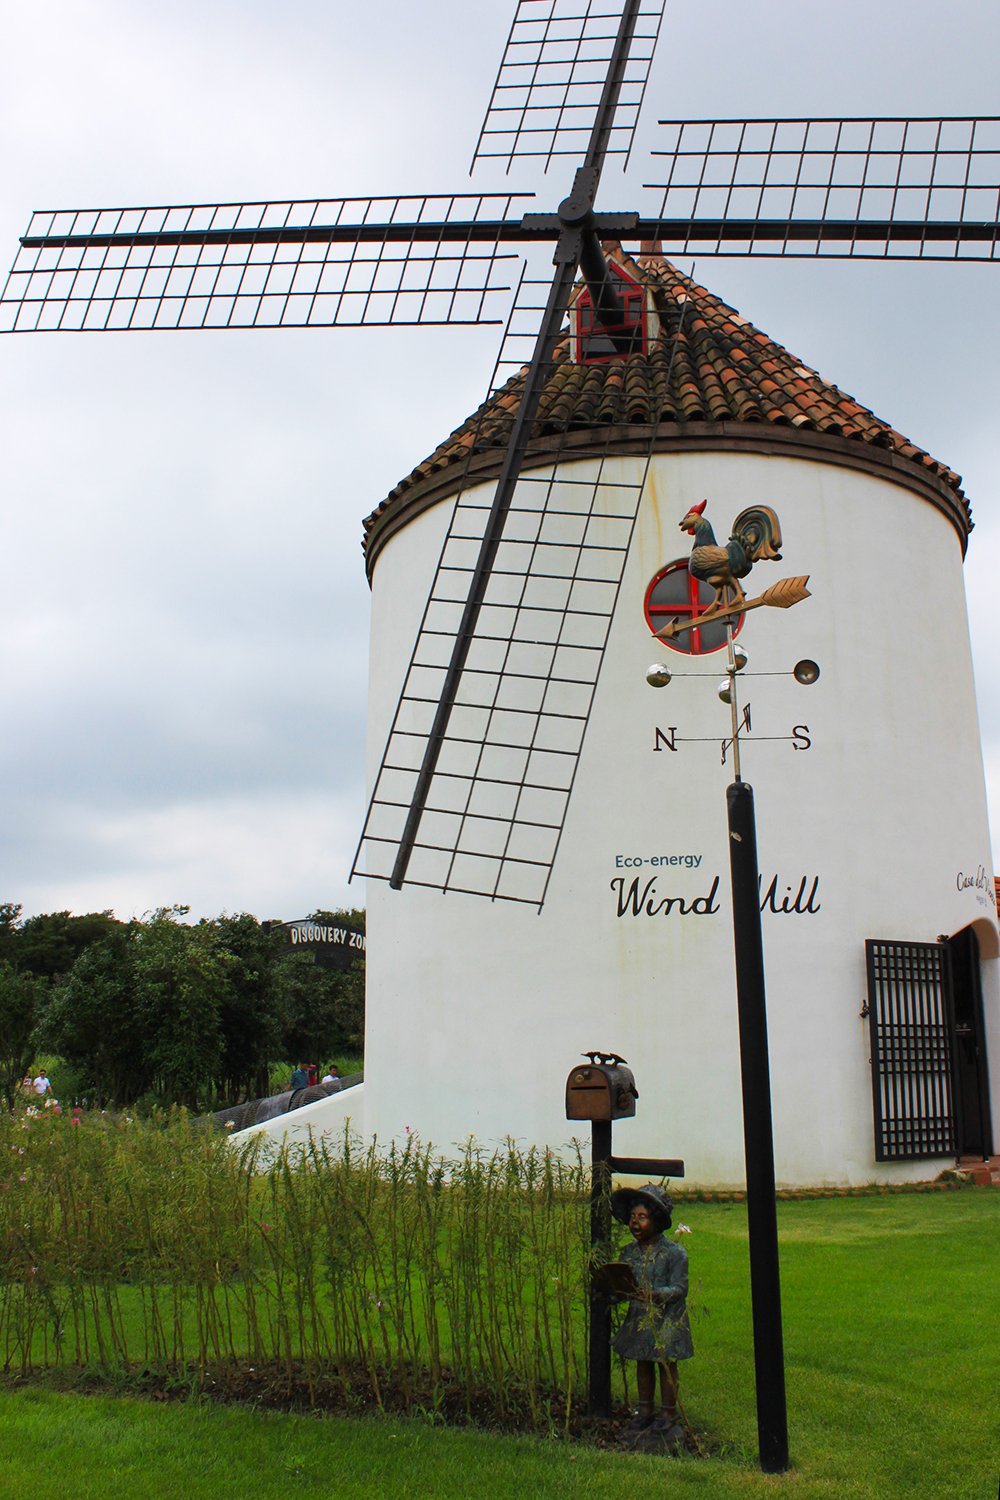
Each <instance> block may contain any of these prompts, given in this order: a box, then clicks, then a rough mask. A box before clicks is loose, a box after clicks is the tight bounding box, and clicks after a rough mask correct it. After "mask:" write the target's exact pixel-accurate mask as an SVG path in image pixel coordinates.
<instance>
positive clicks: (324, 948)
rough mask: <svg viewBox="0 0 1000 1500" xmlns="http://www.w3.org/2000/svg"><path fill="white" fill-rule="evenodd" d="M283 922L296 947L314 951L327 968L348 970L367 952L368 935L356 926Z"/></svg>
mask: <svg viewBox="0 0 1000 1500" xmlns="http://www.w3.org/2000/svg"><path fill="white" fill-rule="evenodd" d="M282 925H283V927H284V929H285V932H286V934H287V937H288V942H289V944H290V945H291V947H292V949H293V950H294V951H295V952H297V953H298V952H301V953H312V954H314V955H315V958H316V962H317V963H318V964H322V965H323V967H324V968H330V969H346V968H348V967H349V966H350V964H351V963H352V962H353V960H354V959H355V958H357V957H358V955H359V954H363V953H364V951H365V935H364V933H363V932H358V931H356V930H355V929H354V928H353V927H338V926H335V925H334V924H333V923H327V922H314V921H310V920H304V921H301V922H284V923H283V924H282Z"/></svg>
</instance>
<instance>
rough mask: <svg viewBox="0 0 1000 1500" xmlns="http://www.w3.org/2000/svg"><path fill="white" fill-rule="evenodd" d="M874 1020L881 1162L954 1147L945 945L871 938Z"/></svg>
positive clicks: (876, 1115) (870, 995) (877, 1157)
mask: <svg viewBox="0 0 1000 1500" xmlns="http://www.w3.org/2000/svg"><path fill="white" fill-rule="evenodd" d="M865 952H866V955H867V959H868V1024H869V1028H870V1033H871V1062H872V1105H873V1114H874V1123H875V1160H876V1161H916V1160H919V1159H920V1158H922V1157H932V1156H952V1155H954V1153H955V1150H956V1138H955V1108H954V1098H953V1090H952V1064H951V1045H952V1043H951V1037H952V1025H953V1022H952V1014H951V1012H952V999H951V953H950V951H949V947H948V944H947V943H890V942H883V941H880V940H879V939H877V938H869V939H868V941H867V942H866V943H865Z"/></svg>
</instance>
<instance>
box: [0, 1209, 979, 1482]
mask: <svg viewBox="0 0 1000 1500" xmlns="http://www.w3.org/2000/svg"><path fill="white" fill-rule="evenodd" d="M778 1215H779V1225H780V1231H781V1245H782V1289H783V1299H784V1329H785V1350H786V1363H787V1372H788V1406H789V1430H790V1437H791V1452H792V1462H793V1468H792V1471H791V1472H790V1473H789V1474H788V1475H786V1476H783V1477H780V1478H768V1477H765V1476H763V1475H761V1474H760V1473H759V1472H757V1470H756V1467H755V1464H754V1454H755V1450H756V1441H755V1436H756V1435H755V1422H754V1410H753V1384H752V1358H751V1338H750V1319H749V1289H748V1285H747V1269H746V1268H747V1255H746V1246H747V1222H746V1210H745V1206H744V1205H742V1204H706V1203H688V1204H684V1205H683V1207H682V1209H681V1211H680V1213H679V1214H678V1215H677V1216H676V1218H678V1219H680V1220H682V1221H683V1222H685V1223H687V1224H689V1225H690V1228H691V1234H690V1235H688V1236H685V1237H684V1243H685V1245H686V1247H687V1249H688V1251H689V1254H690V1257H691V1268H692V1297H691V1303H692V1309H693V1312H694V1314H695V1324H694V1336H695V1349H696V1357H695V1359H694V1360H692V1361H690V1362H689V1363H688V1364H686V1365H685V1366H683V1367H682V1370H683V1376H682V1399H683V1400H684V1403H685V1405H686V1408H687V1410H688V1413H689V1415H690V1416H691V1417H692V1419H693V1420H694V1422H695V1425H696V1427H697V1428H698V1429H699V1431H703V1432H707V1433H708V1434H709V1435H710V1438H711V1440H712V1443H713V1445H714V1446H713V1452H714V1454H715V1456H714V1457H712V1458H711V1459H709V1460H707V1461H700V1460H687V1459H685V1460H679V1461H677V1460H666V1459H643V1458H639V1457H637V1456H634V1455H627V1456H626V1455H622V1454H618V1453H602V1452H599V1451H595V1450H593V1449H588V1448H586V1447H583V1446H581V1445H576V1444H569V1443H565V1442H561V1441H546V1440H538V1439H529V1438H506V1437H497V1436H490V1435H487V1434H483V1433H477V1432H470V1431H468V1430H456V1429H442V1428H433V1429H432V1428H430V1427H428V1426H426V1425H424V1424H423V1423H422V1422H421V1421H419V1420H417V1419H414V1420H413V1421H410V1422H405V1421H404V1422H394V1421H391V1420H388V1419H379V1420H376V1419H371V1418H367V1419H365V1418H362V1419H355V1420H350V1419H342V1418H333V1417H315V1416H296V1415H282V1414H273V1413H272V1414H264V1413H261V1412H254V1411H249V1410H246V1409H243V1408H233V1407H228V1408H223V1407H219V1406H209V1405H207V1404H202V1403H195V1402H191V1403H160V1404H153V1403H151V1402H150V1403H147V1402H142V1401H133V1400H127V1399H112V1398H109V1397H105V1396H97V1397H94V1396H79V1395H65V1394H57V1393H55V1392H53V1391H51V1390H48V1389H45V1388H39V1387H29V1388H27V1389H20V1390H17V1391H15V1392H8V1393H5V1394H3V1395H0V1451H2V1452H3V1454H4V1468H3V1475H4V1477H3V1483H2V1485H0V1492H2V1494H3V1496H4V1500H8V1497H10V1500H20V1497H21V1496H24V1497H28V1496H29V1495H30V1496H31V1497H32V1500H48V1497H50V1496H51V1497H57V1496H58V1497H59V1500H62V1497H63V1496H66V1497H69V1496H73V1497H74V1500H89V1497H91V1496H93V1497H95V1500H96V1497H98V1496H101V1497H103V1496H105V1495H108V1494H111V1493H116V1492H121V1493H123V1494H127V1495H128V1496H129V1497H135V1500H143V1497H145V1496H147V1495H148V1496H150V1497H152V1496H154V1495H155V1496H156V1497H158V1500H170V1497H173V1496H174V1495H176V1496H178V1497H180V1496H184V1500H199V1497H201V1496H203V1495H204V1496H205V1497H209V1496H210V1497H211V1500H239V1497H242V1496H244V1495H246V1496H248V1497H250V1496H253V1497H254V1500H269V1497H271V1496H274V1497H278V1496H279V1495H280V1496H282V1497H285V1496H286V1495H287V1493H288V1491H289V1489H290V1488H293V1487H294V1488H295V1489H298V1488H300V1487H302V1486H308V1487H309V1488H310V1489H312V1490H314V1491H315V1492H317V1493H318V1494H320V1495H326V1494H329V1495H331V1496H333V1495H336V1496H337V1497H338V1500H340V1497H346V1500H353V1497H355V1496H357V1497H359V1500H360V1497H362V1496H365V1497H374V1500H382V1497H395V1496H397V1495H399V1496H403V1495H406V1496H407V1497H409V1496H424V1495H426V1496H434V1497H436V1500H451V1497H453V1496H454V1497H466V1496H472V1495H477V1496H478V1495H479V1493H480V1492H481V1491H482V1490H483V1489H484V1487H488V1490H489V1493H490V1500H506V1497H508V1496H510V1497H511V1500H514V1497H516V1500H522V1497H527V1496H539V1497H544V1500H547V1497H549V1496H551V1497H554V1500H555V1497H559V1500H561V1497H563V1496H565V1497H567V1500H569V1497H571V1496H572V1497H574V1500H575V1497H578V1496H581V1495H583V1496H595V1497H600V1496H604V1495H607V1496H609V1497H610V1496H614V1497H616V1500H617V1497H620V1496H621V1495H622V1493H623V1491H624V1489H625V1488H626V1487H629V1488H631V1487H634V1486H635V1485H637V1484H638V1485H640V1486H641V1487H642V1488H644V1489H646V1490H647V1491H648V1492H649V1493H650V1494H651V1495H653V1496H657V1497H658V1496H660V1495H662V1496H664V1497H666V1496H667V1495H668V1494H669V1495H671V1496H673V1495H681V1496H684V1495H687V1494H691V1495H697V1496H703V1497H706V1500H715V1497H717V1496H718V1497H720V1500H728V1497H730V1496H733V1497H752V1496H761V1495H776V1494H780V1495H788V1496H794V1497H796V1500H798V1497H807V1500H869V1497H871V1500H896V1497H904V1496H905V1497H911V1496H912V1497H914V1500H994V1497H995V1496H996V1495H997V1488H998V1464H1000V1441H998V1438H1000V1431H998V1419H997V1407H996V1393H997V1390H998V1386H1000V1379H998V1377H1000V1327H998V1322H1000V1319H998V1314H997V1310H996V1292H995V1286H996V1272H997V1265H998V1251H997V1240H998V1233H997V1231H998V1229H1000V1193H994V1192H993V1191H992V1190H986V1189H982V1190H978V1191H972V1190H970V1191H964V1192H954V1193H947V1194H941V1195H920V1196H916V1195H898V1196H897V1195H886V1196H882V1195H877V1196H873V1197H864V1198H835V1199H827V1200H814V1201H803V1202H788V1203H779V1205H778ZM705 1309H707V1312H706V1311H705Z"/></svg>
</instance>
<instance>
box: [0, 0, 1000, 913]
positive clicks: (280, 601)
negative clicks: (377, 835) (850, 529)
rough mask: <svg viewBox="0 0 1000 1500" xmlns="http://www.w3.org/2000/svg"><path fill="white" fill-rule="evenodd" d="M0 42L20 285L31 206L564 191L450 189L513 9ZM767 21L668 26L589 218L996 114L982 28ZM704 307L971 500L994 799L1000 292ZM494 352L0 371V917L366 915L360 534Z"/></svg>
mask: <svg viewBox="0 0 1000 1500" xmlns="http://www.w3.org/2000/svg"><path fill="white" fill-rule="evenodd" d="M5 11H6V13H5V37H6V38H7V43H8V45H7V48H6V50H5V56H4V59H3V60H2V61H0V129H2V132H3V140H4V148H5V150H4V155H5V160H6V162H7V163H8V169H7V171H6V175H5V183H4V186H3V189H2V197H0V231H2V233H0V253H2V247H3V246H4V245H6V246H7V247H8V250H7V253H8V254H9V256H10V258H11V259H13V254H14V250H15V248H16V239H17V235H18V234H19V233H22V232H23V230H24V227H25V225H26V223H27V220H28V216H29V214H30V212H31V210H32V209H34V208H41V207H46V206H49V207H51V206H57V207H63V206H73V207H85V206H100V205H111V204H125V203H157V202H184V201H189V202H193V201H226V200H232V199H238V198H241V197H246V198H248V199H250V198H254V199H256V198H264V197H287V196H288V195H292V194H296V195H301V196H304V197H311V196H316V195H317V194H338V195H342V194H352V193H355V194H371V193H379V192H383V193H396V192H404V191H415V192H416V191H419V192H424V191H427V192H432V191H441V190H442V189H445V190H449V191H462V190H469V189H470V188H474V189H475V190H477V191H479V190H485V189H488V188H490V187H497V186H503V187H507V188H509V187H518V188H520V187H528V188H529V189H535V190H537V191H538V192H539V194H540V197H541V204H542V206H548V205H549V204H554V202H555V201H557V199H558V198H559V197H561V196H562V194H563V192H564V191H565V187H566V182H567V180H568V170H569V169H568V168H566V167H560V166H559V165H557V166H556V167H555V168H554V169H553V171H552V172H551V173H550V174H549V177H548V179H544V178H542V177H541V176H540V175H539V174H537V173H532V172H522V171H520V170H519V171H518V172H517V173H512V175H511V177H510V178H508V179H504V178H503V177H502V174H501V173H500V172H498V171H497V170H495V169H486V170H484V171H483V172H482V173H480V172H477V174H476V177H475V179H474V180H473V182H472V183H471V184H470V182H469V179H468V176H467V170H468V162H469V158H470V156H471V150H472V145H473V143H474V141H475V137H476V134H477V131H478V128H479V124H480V120H481V115H482V111H483V109H484V107H485V103H486V99H487V96H488V93H489V89H490V87H491V85H492V81H493V75H494V72H495V69H496V65H497V61H498V59H499V56H500V51H501V48H502V44H503V39H504V37H505V36H506V31H507V27H508V25H509V20H510V12H511V6H510V4H509V3H508V0H503V3H491V4H489V5H486V6H482V7H478V8H477V10H476V15H475V25H472V26H470V25H469V19H470V11H469V8H468V6H467V5H459V4H458V3H457V0H447V3H446V0H433V3H428V4H426V5H423V6H420V7H414V6H412V5H403V4H402V3H397V0H384V3H376V4H372V5H368V6H366V7H361V8H359V7H353V6H346V5H338V6H333V7H331V6H329V5H327V4H323V5H320V4H319V3H315V4H313V3H289V4H286V5H283V6H282V7H280V8H275V7H273V6H271V5H264V4H260V3H256V4H252V3H251V4H240V5H239V6H236V5H235V4H223V3H218V0H201V3H199V4H198V5H194V4H184V3H175V0H172V3H170V4H165V3H163V4H155V3H143V4H139V5H126V4H124V3H115V0H91V3H90V4H88V5H86V6H80V5H78V4H75V3H74V4H71V3H69V0H59V3H54V4H50V5H47V6H46V7H44V8H38V7H35V8H31V7H23V6H21V7H15V6H13V5H9V6H7V7H6V8H5ZM761 17H762V12H761V10H760V8H759V7H754V6H751V7H746V6H741V5H737V4H736V3H735V0H703V3H702V4H701V5H699V6H698V7H697V8H690V7H688V8H681V7H674V6H669V7H668V13H667V18H666V21H665V23H664V31H663V36H662V40H661V45H660V50H659V55H658V58H657V62H656V65H655V69H654V73H653V77H652V80H651V84H650V90H649V94H648V98H647V106H646V111H645V115H644V122H643V126H642V129H641V131H640V135H639V138H638V140H637V144H636V152H635V157H634V164H633V167H632V168H631V169H630V173H629V177H628V179H627V181H625V182H623V181H622V179H621V176H620V174H619V173H618V172H617V171H615V170H609V172H608V174H607V177H606V181H605V186H604V188H603V190H602V202H603V204H604V206H606V207H609V208H611V207H619V206H620V207H629V206H632V205H633V204H638V203H639V202H641V200H642V191H641V187H642V184H643V183H646V182H650V181H655V180H656V173H657V168H656V163H655V160H654V161H653V162H650V160H649V158H648V155H647V153H648V151H649V149H650V148H651V147H654V146H655V144H656V136H657V131H656V126H655V121H656V119H657V117H662V116H667V117H671V118H673V117H678V118H680V117H704V116H712V115H714V114H719V115H720V116H726V115H734V116H736V115H740V114H743V113H746V114H748V115H768V114H771V113H772V112H773V113H777V114H791V115H794V114H797V113H803V114H806V113H809V114H825V113H829V114H842V113H843V114H851V113H857V114H865V113H868V112H874V113H882V114H886V113H895V112H899V113H909V114H936V113H945V114H947V113H956V114H960V113H983V114H985V113H989V112H990V110H991V109H992V108H993V104H994V95H995V78H994V59H995V57H996V53H997V44H998V41H1000V36H998V32H1000V11H998V10H997V8H996V7H995V6H994V5H992V4H969V3H964V4H963V3H959V4H956V5H954V6H952V7H951V8H950V9H949V11H948V18H947V26H943V25H942V22H941V17H942V12H941V10H940V8H939V7H936V6H935V7H933V8H932V7H931V5H930V4H929V3H925V0H917V3H913V0H910V3H905V4H904V3H902V0H899V3H897V0H881V3H880V4H879V5H878V6H872V5H871V4H870V3H868V0H865V3H862V0H844V3H842V4H841V5H840V6H838V7H837V8H836V11H832V10H831V9H830V7H828V6H825V5H820V4H818V3H812V4H802V3H801V0H797V3H792V0H777V3H772V4H771V5H769V6H768V7H767V9H766V25H762V24H761ZM544 265H545V258H544V256H542V257H541V258H540V260H539V267H540V269H541V270H544ZM685 265H686V263H685ZM696 274H697V275H698V277H699V279H700V280H702V281H704V282H705V283H706V284H707V285H709V286H710V287H711V288H712V289H713V290H715V291H717V292H718V293H719V294H720V295H722V296H724V297H725V298H727V300H729V301H730V302H732V303H733V304H734V305H735V306H737V307H739V308H740V310H741V311H742V312H743V313H744V314H745V315H746V316H748V317H750V318H752V319H753V320H754V321H755V322H756V323H758V324H759V325H760V326H761V327H762V328H764V329H766V330H767V332H768V333H770V334H771V335H772V336H773V337H775V338H777V339H779V340H781V341H782V342H783V343H785V344H786V345H787V346H788V347H789V348H791V349H792V350H793V351H794V352H795V353H796V354H798V355H800V356H801V357H802V358H803V359H804V360H805V361H806V362H807V363H808V364H810V365H812V366H814V367H815V368H818V369H819V370H820V371H821V372H822V373H823V374H824V375H825V376H826V377H827V378H828V379H831V380H834V381H836V382H837V384H839V385H840V386H841V387H842V388H843V389H845V390H848V391H850V392H851V393H852V394H853V395H855V396H856V397H857V398H858V399H859V400H861V401H863V402H865V403H866V404H867V405H870V406H871V407H873V408H874V410H875V411H876V412H877V413H878V414H879V415H880V416H882V417H884V418H886V419H887V420H889V421H891V422H892V423H893V424H894V425H896V426H897V427H899V428H900V429H901V430H902V431H904V432H906V433H907V434H908V435H909V436H911V437H912V438H913V439H914V440H915V441H917V442H918V443H920V444H921V445H922V446H924V447H926V448H928V449H929V450H930V451H931V452H932V453H934V455H935V456H936V457H940V458H942V459H943V460H945V461H946V462H947V463H949V464H950V465H951V466H952V467H953V468H956V469H958V470H960V471H961V472H962V473H963V474H964V475H965V479H966V485H967V489H968V492H969V494H970V497H971V499H972V503H973V507H974V509H975V513H976V519H977V530H976V532H975V533H974V536H973V540H972V546H971V549H970V556H969V560H968V563H967V565H966V576H967V585H968V590H969V601H970V618H971V624H972V631H973V641H974V646H975V650H976V669H977V680H978V684H979V690H980V704H981V713H982V727H983V733H984V741H985V746H986V751H987V766H988V774H989V781H990V786H991V790H992V792H993V794H994V799H995V800H996V799H998V798H1000V720H998V714H997V711H996V709H995V708H994V705H995V704H996V703H997V702H1000V693H998V688H1000V682H998V680H997V679H998V675H1000V674H998V669H997V665H996V653H995V652H994V651H993V649H992V636H993V630H994V628H995V627H994V624H993V613H994V611H993V604H994V600H993V595H994V592H995V586H994V584H993V576H992V564H991V559H992V557H993V555H994V548H993V545H992V544H993V542H994V541H995V540H996V528H997V524H998V523H997V522H996V521H995V519H994V517H996V516H997V514H998V508H997V506H996V504H995V498H996V493H995V492H996V486H997V479H996V475H997V473H998V471H1000V466H998V458H1000V454H998V446H1000V440H998V438H997V436H996V434H995V431H994V427H993V423H992V420H991V419H992V413H993V412H994V411H995V410H996V407H997V398H998V395H1000V392H998V390H997V386H998V383H1000V376H998V374H997V369H996V362H995V357H994V350H995V348H996V347H997V346H998V342H1000V328H998V326H997V325H998V322H1000V312H998V311H997V310H996V309H997V306H998V298H997V296H996V277H997V276H998V275H1000V269H998V268H995V267H992V266H955V265H943V266H942V265H921V266H910V265H891V264H876V265H872V264H842V263H830V264H816V263H813V262H808V263H798V264H785V263H782V264H776V263H773V262H759V263H755V264H750V263H747V262H743V261H738V260H718V261H714V260H710V259H707V258H706V259H703V260H700V261H698V262H697V265H696ZM497 336H498V331H497V330H495V329H488V328H487V329H480V330H473V331H468V332H463V331H457V330H444V331H433V330H412V331H409V330H408V331H402V330H391V331H388V332H380V331H368V330H366V331H359V332H351V331H288V332H234V333H229V334H225V333H193V334H184V333H177V334H125V335H106V336H103V337H101V336H94V335H61V336H58V337H55V336H48V337H45V336H37V337H14V338H6V339H3V340H0V398H2V399H0V411H2V418H0V420H2V424H3V428H2V444H3V447H2V451H3V454H4V464H3V477H2V495H0V499H2V515H3V541H4V545H3V547H2V549H0V621H2V625H3V639H4V645H5V650H4V653H3V657H2V660H0V672H2V677H0V681H2V694H0V701H2V703H3V712H2V716H0V828H2V829H3V835H2V839H0V848H2V857H3V871H4V882H5V884H4V886H3V889H2V890H0V896H3V897H4V899H17V900H22V901H24V902H25V905H26V908H27V909H28V910H43V909H51V908H52V907H54V906H66V905H69V906H71V907H73V908H74V909H77V910H79V909H81V908H84V907H92V906H97V907H104V906H114V907H115V908H116V909H117V910H119V911H121V912H128V911H131V910H144V909H146V908H148V907H150V906H153V905H157V904H161V903H170V902H173V901H189V902H191V903H192V906H193V907H194V909H195V911H196V912H197V913H198V914H201V913H214V912H216V911H218V910H219V909H221V908H222V907H223V906H226V907H228V908H229V909H237V908H247V909H251V910H255V911H257V912H258V913H259V914H260V915H286V916H288V915H299V914H301V913H303V912H304V911H305V910H307V909H308V908H309V907H311V906H312V905H313V904H315V903H323V904H332V903H335V902H338V901H345V900H357V899H361V898H362V896H363V888H362V889H361V890H359V889H358V888H357V887H352V888H351V890H350V891H349V890H348V888H347V886H346V874H347V869H348V868H349V864H350V858H351V856H352V854H353V846H354V842H355V841H356V838H357V834H358V831H359V828H360V820H361V818H362V816H363V810H364V792H363V757H362V746H363V724H364V699H365V680H366V670H367V661H366V653H367V628H368V589H367V584H366V582H365V579H364V573H363V569H362V565H361V553H360V547H359V542H360V534H361V533H360V520H361V517H362V516H363V515H364V514H365V513H366V512H367V511H368V510H370V509H371V508H372V507H373V506H374V505H376V504H377V503H378V501H379V500H380V499H381V498H382V497H383V496H384V494H385V493H386V492H387V491H388V490H389V489H390V488H391V487H392V486H393V485H394V484H395V483H396V481H397V480H398V479H399V478H400V477H401V476H402V475H403V474H405V473H407V472H408V471H409V469H410V468H412V467H413V465H414V464H415V463H416V462H418V461H419V460H420V459H421V458H422V457H424V456H425V454H426V453H428V452H429V451H430V450H431V448H433V447H434V446H435V444H436V443H437V442H438V441H439V440H440V439H441V438H442V437H443V436H444V435H445V434H446V433H447V432H448V431H450V430H451V429H452V428H453V427H454V426H456V425H457V424H458V422H460V421H461V420H462V418H463V417H464V416H465V415H466V413H467V412H468V411H469V410H471V409H472V408H473V407H474V406H475V405H476V404H477V403H478V401H479V400H480V399H481V398H482V394H483V392H484V389H485V385H486V382H487V379H488V376H489V372H490V369H491V365H492V357H493V353H494V351H495V348H496V340H497ZM928 692H929V698H930V696H931V695H932V692H933V685H932V684H929V685H928ZM998 805H1000V804H998Z"/></svg>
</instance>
